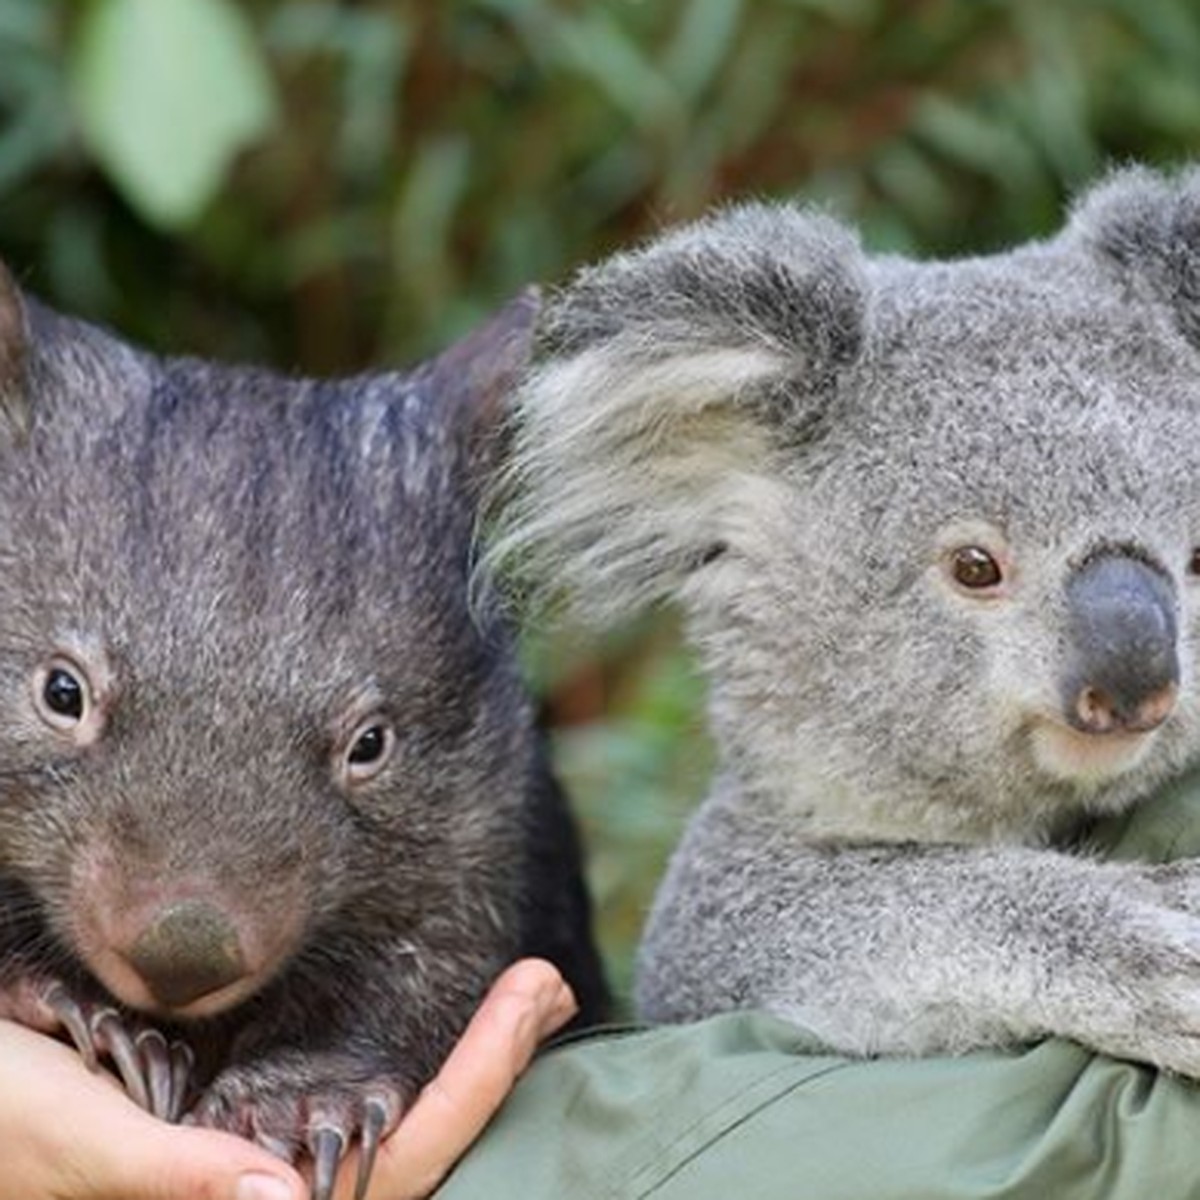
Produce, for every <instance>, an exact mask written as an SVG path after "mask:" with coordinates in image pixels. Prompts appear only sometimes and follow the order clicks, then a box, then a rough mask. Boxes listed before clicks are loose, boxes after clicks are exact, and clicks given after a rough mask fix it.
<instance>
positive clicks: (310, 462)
mask: <svg viewBox="0 0 1200 1200" xmlns="http://www.w3.org/2000/svg"><path fill="white" fill-rule="evenodd" d="M534 308H535V305H534V303H533V300H532V297H526V298H524V299H522V300H520V301H517V302H515V303H514V304H513V305H511V306H510V307H509V308H508V309H506V310H505V311H504V312H503V313H502V314H501V315H500V316H499V317H497V318H496V319H495V320H494V321H493V322H492V323H491V324H490V325H488V326H486V327H485V328H484V329H482V330H481V331H479V332H477V333H476V334H474V335H472V337H470V338H468V339H467V340H466V341H464V342H462V343H460V344H459V345H458V346H456V347H454V348H452V349H451V350H450V351H448V352H447V353H446V354H444V355H443V356H442V357H440V358H438V359H436V360H434V361H433V362H431V363H428V364H426V365H424V366H423V367H421V368H419V369H418V370H416V371H414V372H412V373H408V374H380V375H373V376H365V377H362V378H357V379H352V380H346V381H341V382H336V383H324V382H316V381H307V380H294V379H286V378H282V377H279V376H275V375H271V374H267V373H265V372H257V371H247V370H241V369H234V368H229V367H223V366H218V365H214V364H211V363H204V362H198V361H190V360H164V359H158V358H155V357H152V356H150V355H147V354H143V353H140V352H138V351H135V350H133V349H131V348H129V347H128V346H125V345H123V344H122V343H120V342H118V341H117V340H115V339H113V338H112V337H110V336H108V335H107V334H105V333H102V332H101V331H99V330H97V329H95V328H92V327H89V326H87V325H85V324H83V323H81V322H76V321H71V320H67V319H64V318H62V317H60V316H58V315H56V314H54V313H52V312H50V311H48V310H47V309H45V308H44V307H42V306H40V305H38V304H36V303H35V302H33V301H30V300H26V299H24V298H23V297H22V296H21V295H20V294H19V293H18V291H17V289H16V288H15V286H14V285H13V284H12V282H11V280H9V279H8V278H7V276H6V277H4V279H3V281H2V282H0V872H2V873H3V874H4V875H5V876H6V877H9V878H12V879H15V880H16V881H17V882H18V883H19V884H21V885H23V886H24V888H25V889H26V891H27V893H28V896H29V902H30V903H31V904H33V905H35V906H36V909H37V911H38V912H39V913H40V914H41V916H42V917H43V918H44V929H45V931H46V935H47V936H46V941H45V945H44V947H43V949H44V952H45V956H46V958H47V960H48V962H49V963H50V964H53V963H54V959H55V955H62V956H64V957H66V958H67V959H68V960H69V961H74V962H82V963H83V964H85V965H86V967H87V968H88V969H89V970H90V971H91V972H92V973H93V974H94V975H95V976H96V977H98V978H99V979H100V980H101V981H102V982H103V983H104V984H105V985H106V986H107V987H108V988H109V989H110V990H111V991H112V992H113V993H114V994H115V995H116V996H117V997H119V998H120V999H122V1000H123V1001H125V1002H127V1003H129V1004H131V1005H134V1006H137V1007H141V1008H144V1009H149V1010H153V1011H155V1012H158V1013H159V1014H162V1015H166V1016H170V1017H193V1016H202V1015H207V1014H210V1013H214V1012H218V1011H222V1010H224V1009H227V1008H229V1007H230V1006H231V1005H233V1004H235V1003H236V1002H238V1001H239V1000H241V999H242V998H244V997H245V996H246V995H248V994H250V993H251V992H253V991H255V990H257V989H259V988H261V987H262V986H263V985H264V983H265V982H266V981H267V980H269V979H271V978H272V977H273V976H275V975H276V974H277V973H278V972H279V971H280V969H281V968H282V967H283V966H284V965H285V964H291V965H292V966H294V967H295V968H296V969H297V970H299V971H302V970H303V969H304V967H305V964H306V962H307V961H308V959H307V958H306V956H307V955H308V953H309V949H310V947H315V949H313V950H312V953H313V954H316V955H319V956H320V958H319V962H317V964H316V965H318V966H320V967H321V968H322V969H324V970H325V971H326V972H328V971H330V970H334V971H336V969H337V968H336V961H337V957H338V955H339V954H347V955H349V956H350V957H352V958H353V957H354V956H356V955H358V956H361V955H362V954H368V953H370V947H371V946H372V944H373V941H374V938H375V935H376V933H377V932H378V931H379V930H380V929H385V930H386V931H388V932H389V933H390V934H391V935H392V936H393V938H395V937H399V938H401V939H404V938H407V939H409V940H410V941H411V951H412V955H413V957H414V960H415V966H416V968H417V969H419V967H420V959H421V957H422V956H423V955H425V954H429V953H436V952H438V950H437V939H438V938H439V937H451V936H452V934H451V933H447V932H445V931H447V930H451V931H452V930H455V929H460V930H461V929H462V928H463V927H464V925H465V926H467V927H469V928H475V929H478V927H480V926H481V924H483V923H490V925H492V926H503V924H504V922H505V920H506V919H507V914H506V913H505V912H504V910H503V904H502V903H501V902H499V901H497V900H496V898H495V896H493V894H492V892H493V891H495V890H496V889H495V888H494V886H493V885H494V882H495V877H496V875H497V873H498V872H502V871H505V870H510V869H511V866H505V865H504V864H505V862H506V859H507V861H508V862H509V863H510V864H511V861H512V859H513V855H512V854H509V855H507V856H506V855H505V853H504V851H503V844H504V842H505V839H513V838H514V837H515V836H516V835H515V833H514V826H515V824H516V821H515V818H514V816H513V811H512V810H513V808H514V807H515V806H516V805H517V804H518V803H519V801H520V796H521V793H522V784H523V780H524V774H525V771H526V770H527V757H528V747H529V741H528V738H529V733H528V714H527V712H526V709H525V707H524V705H523V702H522V700H521V695H520V692H519V690H518V687H517V682H516V679H515V675H514V668H513V665H512V658H511V653H510V650H509V647H508V644H507V641H506V639H505V636H504V633H503V630H502V629H501V628H500V626H499V623H498V621H497V619H496V616H495V613H494V611H493V606H491V605H489V601H488V597H487V595H486V592H485V593H484V594H482V595H481V596H479V599H478V601H477V604H476V607H475V610H474V611H470V610H469V608H468V604H467V584H468V580H469V576H470V568H471V563H470V546H471V538H472V533H473V529H474V524H475V497H476V494H477V492H478V489H479V486H480V484H481V483H482V477H483V474H484V473H485V472H486V470H487V469H488V466H489V462H488V460H489V458H490V457H491V456H492V454H493V453H494V450H495V446H494V445H493V442H494V435H495V433H496V431H497V427H498V425H499V421H498V420H497V418H498V416H499V414H500V412H501V410H502V404H503V398H504V393H505V390H506V388H507V386H508V384H509V382H510V381H511V377H512V376H513V374H514V372H515V371H516V370H517V369H518V368H519V366H520V364H521V363H522V361H523V359H524V357H525V353H526V350H527V345H528V340H529V330H530V327H531V323H532V317H533V312H534ZM3 919H4V918H3V916H0V920H3ZM472 922H473V923H474V924H473V925H472ZM439 930H440V931H443V932H442V933H439V932H438V931H439ZM498 937H499V933H498V934H497V939H498ZM497 939H494V940H497Z"/></svg>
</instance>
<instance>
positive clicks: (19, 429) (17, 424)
mask: <svg viewBox="0 0 1200 1200" xmlns="http://www.w3.org/2000/svg"><path fill="white" fill-rule="evenodd" d="M28 353H29V320H28V314H27V313H26V311H25V301H24V300H23V299H22V298H21V292H20V289H19V288H18V287H17V284H16V280H14V279H13V277H12V275H11V274H10V273H9V271H8V269H7V268H6V267H5V266H4V264H3V263H0V423H2V424H3V425H5V426H7V427H8V432H9V433H10V434H15V435H16V436H17V437H18V438H19V437H22V436H24V435H25V434H26V433H27V432H28V430H29V421H30V414H29V396H28V390H27V387H26V379H25V365H26V360H27V358H28Z"/></svg>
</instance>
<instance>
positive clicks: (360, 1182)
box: [308, 1095, 399, 1200]
mask: <svg viewBox="0 0 1200 1200" xmlns="http://www.w3.org/2000/svg"><path fill="white" fill-rule="evenodd" d="M398 1115H399V1105H398V1104H397V1103H396V1102H395V1100H394V1098H388V1097H385V1096H382V1095H372V1096H368V1097H367V1098H366V1099H365V1100H364V1101H363V1105H362V1119H361V1121H360V1122H359V1127H358V1130H357V1132H358V1175H357V1177H356V1179H355V1184H354V1200H363V1198H364V1197H365V1196H366V1194H367V1188H368V1187H369V1186H370V1183H371V1172H372V1171H373V1170H374V1169H375V1157H376V1155H377V1154H378V1152H379V1143H380V1142H381V1141H383V1137H384V1134H385V1133H390V1132H391V1130H392V1128H393V1127H394V1126H395V1124H396V1121H397V1118H398ZM354 1133H355V1129H354V1122H353V1120H348V1121H342V1122H341V1123H339V1124H336V1125H335V1124H333V1123H329V1122H327V1123H325V1124H322V1125H320V1126H317V1127H316V1128H314V1129H313V1130H312V1132H311V1133H310V1134H309V1137H308V1152H309V1153H310V1154H311V1155H312V1159H313V1188H312V1200H332V1197H333V1184H334V1180H335V1179H336V1177H337V1169H338V1166H339V1165H340V1164H341V1161H342V1159H343V1158H345V1157H346V1154H347V1152H348V1150H349V1148H350V1146H351V1144H352V1142H353V1140H354Z"/></svg>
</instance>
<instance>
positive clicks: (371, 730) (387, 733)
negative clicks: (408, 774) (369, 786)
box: [344, 717, 396, 783]
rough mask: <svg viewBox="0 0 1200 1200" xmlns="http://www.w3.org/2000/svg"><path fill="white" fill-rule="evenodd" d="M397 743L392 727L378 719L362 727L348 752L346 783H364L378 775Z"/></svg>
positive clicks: (352, 739) (351, 740)
mask: <svg viewBox="0 0 1200 1200" xmlns="http://www.w3.org/2000/svg"><path fill="white" fill-rule="evenodd" d="M395 741H396V735H395V734H394V733H393V732H392V727H391V726H390V725H389V724H388V723H387V722H386V721H382V720H380V719H379V718H378V717H373V718H371V720H369V721H367V722H365V723H364V724H362V725H360V726H359V727H358V729H356V730H355V732H354V735H353V737H351V739H350V742H349V746H348V748H347V750H346V756H345V768H344V770H345V780H346V782H347V783H363V782H365V781H366V780H368V779H371V778H373V777H374V776H375V775H378V774H379V772H380V771H382V770H383V768H384V766H385V764H386V763H387V761H388V759H389V758H390V757H391V754H392V747H393V746H394V745H395Z"/></svg>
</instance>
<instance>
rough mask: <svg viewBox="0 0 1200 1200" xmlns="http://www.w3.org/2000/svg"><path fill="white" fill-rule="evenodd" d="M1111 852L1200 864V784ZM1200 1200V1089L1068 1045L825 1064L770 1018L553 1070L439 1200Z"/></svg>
mask: <svg viewBox="0 0 1200 1200" xmlns="http://www.w3.org/2000/svg"><path fill="white" fill-rule="evenodd" d="M1094 845H1095V849H1096V852H1098V853H1105V854H1111V855H1113V856H1114V857H1123V858H1133V857H1137V858H1145V859H1150V860H1154V861H1166V860H1169V859H1172V858H1179V857H1187V856H1190V855H1193V854H1196V853H1200V780H1198V779H1191V780H1188V781H1185V782H1184V783H1181V784H1178V785H1176V786H1174V787H1172V788H1170V789H1168V790H1167V791H1164V792H1163V793H1162V794H1161V795H1160V796H1158V797H1156V798H1155V799H1154V800H1153V801H1151V802H1150V803H1148V804H1146V805H1144V806H1142V807H1141V808H1140V809H1139V810H1138V811H1137V812H1136V813H1134V814H1132V815H1130V816H1128V817H1125V818H1122V819H1120V820H1114V821H1112V822H1109V823H1107V824H1106V825H1105V826H1103V827H1101V828H1100V829H1098V830H1097V832H1096V836H1095V839H1094ZM647 1196H653V1197H655V1198H656V1200H741V1197H745V1200H776V1198H778V1200H784V1198H785V1197H786V1198H787V1200H868V1198H869V1200H984V1198H985V1197H986V1198H987V1200H999V1198H1001V1197H1029V1198H1031V1200H1032V1198H1037V1200H1041V1198H1042V1197H1047V1198H1049V1197H1053V1198H1054V1200H1082V1198H1084V1197H1088V1198H1092V1197H1105V1198H1108V1200H1148V1198H1151V1197H1153V1198H1154V1200H1175V1198H1177V1197H1178V1198H1183V1197H1200V1088H1197V1087H1196V1086H1195V1085H1193V1084H1191V1083H1189V1082H1187V1081H1185V1080H1180V1079H1177V1078H1172V1077H1170V1076H1167V1075H1163V1074H1161V1073H1159V1072H1157V1071H1154V1070H1151V1069H1150V1068H1147V1067H1142V1066H1138V1065H1135V1064H1132V1063H1127V1062H1120V1061H1116V1060H1113V1059H1110V1058H1106V1057H1105V1056H1103V1055H1098V1054H1092V1053H1090V1052H1088V1051H1086V1050H1084V1049H1082V1048H1080V1047H1079V1046H1076V1045H1073V1044H1071V1043H1069V1042H1064V1041H1059V1040H1050V1041H1047V1042H1044V1043H1041V1044H1039V1045H1036V1046H1032V1047H1029V1048H1025V1049H1022V1050H1019V1051H1014V1052H1012V1053H1008V1054H1002V1053H990V1052H989V1053H978V1054H970V1055H964V1056H962V1057H958V1058H930V1059H919V1060H901V1059H878V1060H872V1061H860V1060H852V1059H846V1058H841V1057H838V1056H834V1055H830V1054H826V1053H822V1051H821V1048H820V1046H818V1045H816V1044H814V1042H813V1040H812V1039H811V1038H810V1037H809V1036H808V1035H806V1034H805V1033H804V1032H803V1031H801V1030H798V1029H795V1028H792V1027H790V1026H788V1025H786V1024H784V1023H783V1022H781V1021H777V1020H774V1019H772V1018H770V1017H766V1016H763V1015H761V1014H757V1013H736V1014H730V1015H726V1016H721V1017H716V1018H713V1019H712V1020H709V1021H704V1022H700V1023H698V1024H696V1025H687V1026H674V1027H664V1028H658V1029H651V1030H643V1031H640V1032H628V1033H623V1034H616V1033H614V1034H607V1035H599V1036H593V1037H590V1038H585V1039H583V1040H581V1041H579V1042H576V1043H574V1044H571V1045H565V1046H562V1047H559V1048H556V1049H552V1050H550V1051H548V1052H546V1053H545V1054H543V1055H542V1056H541V1058H540V1059H539V1060H538V1062H537V1063H536V1064H535V1065H534V1066H533V1068H532V1069H531V1070H530V1071H529V1072H528V1074H527V1075H526V1076H525V1078H524V1079H523V1080H522V1081H521V1083H520V1084H519V1085H518V1086H517V1089H516V1091H515V1092H514V1093H513V1096H512V1097H511V1099H510V1101H509V1102H508V1104H507V1105H506V1106H505V1107H504V1109H503V1110H502V1111H501V1112H500V1114H499V1115H498V1116H497V1118H496V1120H495V1121H494V1122H493V1123H492V1125H491V1127H490V1128H489V1130H488V1131H487V1133H486V1134H485V1135H484V1137H483V1138H482V1139H481V1140H480V1142H479V1143H478V1144H477V1145H476V1147H475V1149H474V1150H473V1151H472V1152H471V1153H470V1154H469V1155H468V1156H467V1157H466V1159H464V1160H463V1162H462V1163H460V1164H459V1166H458V1168H457V1169H456V1170H455V1172H454V1173H453V1175H452V1176H451V1177H450V1179H449V1180H448V1181H447V1182H446V1184H445V1185H443V1187H442V1188H441V1189H440V1190H439V1192H438V1197H439V1200H509V1198H512V1200H568V1198H569V1200H635V1198H638V1197H647Z"/></svg>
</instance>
